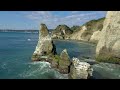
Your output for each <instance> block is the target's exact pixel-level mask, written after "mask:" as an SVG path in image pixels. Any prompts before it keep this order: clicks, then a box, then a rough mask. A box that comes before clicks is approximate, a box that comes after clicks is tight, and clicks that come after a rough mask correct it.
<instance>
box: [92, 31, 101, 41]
mask: <svg viewBox="0 0 120 90" xmlns="http://www.w3.org/2000/svg"><path fill="white" fill-rule="evenodd" d="M100 33H101V31H99V30H98V31H95V32H94V33H93V35H92V36H91V38H90V42H93V43H98V41H99V40H100V38H101V34H100Z"/></svg>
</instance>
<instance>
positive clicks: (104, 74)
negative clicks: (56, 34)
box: [0, 32, 120, 79]
mask: <svg viewBox="0 0 120 90" xmlns="http://www.w3.org/2000/svg"><path fill="white" fill-rule="evenodd" d="M37 40H38V33H25V32H0V79H55V78H56V79H67V76H66V75H62V74H60V73H59V72H57V71H55V70H54V69H51V68H50V65H49V63H45V62H32V61H31V56H32V54H33V52H34V50H35V47H36V45H37ZM54 43H55V45H56V48H57V52H58V54H60V53H61V51H62V50H63V49H67V50H68V54H69V55H70V57H71V58H72V57H78V58H81V57H90V58H91V59H93V58H94V56H95V46H94V45H92V44H88V43H83V42H76V41H62V40H55V41H54ZM93 68H94V73H93V76H94V78H96V79H100V78H103V79H106V78H110V79H115V78H119V79H120V65H117V64H108V63H100V64H95V65H93Z"/></svg>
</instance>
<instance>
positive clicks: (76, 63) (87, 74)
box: [69, 58, 93, 79]
mask: <svg viewBox="0 0 120 90" xmlns="http://www.w3.org/2000/svg"><path fill="white" fill-rule="evenodd" d="M92 73H93V68H92V67H91V65H90V64H89V63H87V62H80V60H79V59H78V58H73V59H72V64H71V66H70V73H69V78H70V79H89V78H91V77H92Z"/></svg>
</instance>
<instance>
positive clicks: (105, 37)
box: [96, 11, 120, 64]
mask: <svg viewBox="0 0 120 90" xmlns="http://www.w3.org/2000/svg"><path fill="white" fill-rule="evenodd" d="M96 59H97V60H98V61H105V62H112V63H119V64H120V11H108V12H107V15H106V19H105V21H104V25H103V29H102V31H101V38H100V40H99V42H98V44H97V48H96Z"/></svg>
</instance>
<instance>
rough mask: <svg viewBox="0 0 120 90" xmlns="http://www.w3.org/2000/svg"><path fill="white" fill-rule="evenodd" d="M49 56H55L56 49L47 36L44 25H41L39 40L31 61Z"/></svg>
mask: <svg viewBox="0 0 120 90" xmlns="http://www.w3.org/2000/svg"><path fill="white" fill-rule="evenodd" d="M49 54H53V55H55V54H56V47H55V45H54V43H53V41H52V39H51V37H50V36H49V33H48V29H47V27H46V25H45V24H41V29H40V31H39V40H38V44H37V46H36V49H35V51H34V53H33V56H32V60H34V61H38V60H40V58H41V56H46V55H49Z"/></svg>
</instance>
